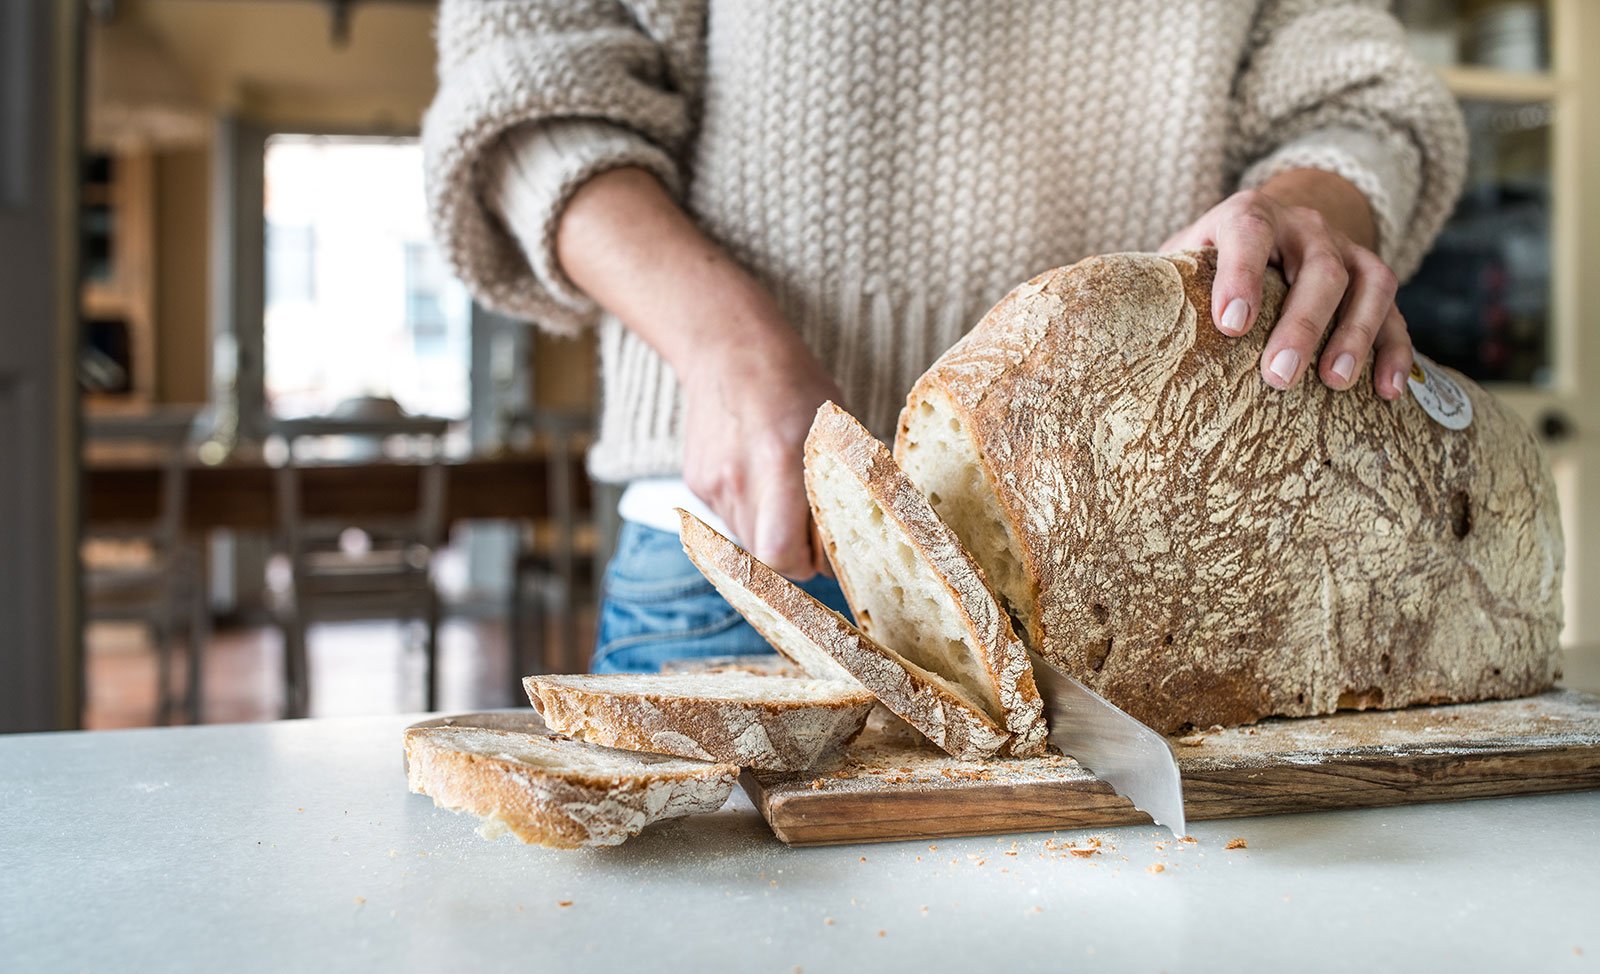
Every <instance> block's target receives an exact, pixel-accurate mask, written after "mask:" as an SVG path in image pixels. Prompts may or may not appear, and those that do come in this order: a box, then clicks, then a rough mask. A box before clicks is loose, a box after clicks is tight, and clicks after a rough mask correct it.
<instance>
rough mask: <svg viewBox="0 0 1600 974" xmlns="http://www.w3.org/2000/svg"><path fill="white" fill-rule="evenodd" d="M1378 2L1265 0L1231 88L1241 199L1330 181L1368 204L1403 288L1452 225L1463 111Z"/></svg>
mask: <svg viewBox="0 0 1600 974" xmlns="http://www.w3.org/2000/svg"><path fill="white" fill-rule="evenodd" d="M1385 7H1386V4H1385V3H1383V2H1381V0H1342V2H1325V0H1268V2H1267V3H1265V4H1264V5H1263V8H1262V10H1261V13H1260V14H1259V16H1258V18H1257V21H1256V25H1255V28H1254V30H1253V31H1252V35H1251V41H1250V46H1249V49H1248V50H1247V53H1246V57H1245V62H1244V64H1243V66H1242V69H1241V72H1240V74H1239V77H1238V78H1237V80H1236V83H1235V88H1234V97H1235V110H1236V112H1237V126H1238V133H1237V139H1236V140H1235V143H1234V151H1235V153H1236V156H1235V158H1234V160H1233V171H1234V172H1237V173H1240V177H1239V185H1240V188H1252V187H1256V186H1259V185H1261V184H1262V183H1264V182H1266V181H1267V180H1268V179H1271V178H1272V177H1273V176H1274V175H1276V174H1278V173H1280V172H1283V171H1285V170H1288V169H1322V170H1326V171H1328V172H1332V173H1336V174H1338V175H1340V176H1342V177H1344V178H1345V179H1348V180H1349V181H1350V182H1351V183H1352V184H1354V185H1355V186H1356V188H1357V189H1359V190H1361V192H1362V193H1363V194H1365V195H1366V197H1367V201H1368V202H1369V203H1370V204H1371V206H1372V211H1373V214H1374V216H1375V217H1376V222H1377V225H1378V252H1379V255H1380V256H1382V257H1383V259H1384V260H1385V262H1387V263H1388V264H1389V266H1390V268H1392V269H1393V270H1394V272H1395V274H1396V275H1398V276H1399V277H1400V278H1401V279H1402V280H1403V279H1405V278H1407V277H1409V276H1410V275H1411V274H1412V273H1413V272H1414V271H1415V270H1416V268H1417V265H1418V264H1419V263H1421V261H1422V255H1423V254H1424V253H1425V252H1426V251H1427V249H1428V247H1429V246H1430V245H1431V244H1432V243H1433V238H1434V237H1435V236H1436V235H1437V234H1438V232H1439V228H1440V227H1442V226H1443V225H1444V221H1445V220H1446V219H1447V218H1448V217H1449V216H1450V212H1451V210H1452V208H1453V207H1454V206H1455V201H1456V196H1457V194H1458V193H1459V192H1460V191H1461V183H1462V179H1463V178H1464V175H1465V172H1466V161H1467V140H1466V131H1465V126H1464V125H1463V123H1462V119H1461V109H1460V107H1459V106H1458V105H1457V104H1456V101H1455V99H1454V97H1452V96H1451V94H1450V92H1449V90H1448V89H1447V88H1445V86H1444V83H1443V81H1441V80H1440V79H1439V77H1438V76H1437V75H1436V74H1435V73H1434V72H1433V70H1432V69H1430V68H1429V67H1428V66H1427V65H1425V64H1423V63H1421V62H1420V61H1418V60H1417V59H1416V58H1415V57H1413V56H1412V54H1411V52H1410V49H1409V47H1408V45H1407V43H1406V37H1405V30H1404V28H1402V27H1401V26H1400V24H1399V22H1398V21H1396V20H1395V19H1394V17H1393V16H1391V15H1390V14H1389V13H1388V11H1387V10H1386V9H1385Z"/></svg>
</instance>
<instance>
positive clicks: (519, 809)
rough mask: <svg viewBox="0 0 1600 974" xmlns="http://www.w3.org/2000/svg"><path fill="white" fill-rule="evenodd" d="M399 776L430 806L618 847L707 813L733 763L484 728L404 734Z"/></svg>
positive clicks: (570, 843) (507, 827)
mask: <svg viewBox="0 0 1600 974" xmlns="http://www.w3.org/2000/svg"><path fill="white" fill-rule="evenodd" d="M405 742H406V781H407V783H408V784H409V785H410V786H411V790H412V791H414V792H416V793H417V794H419V795H428V796H430V797H431V798H432V799H433V801H434V804H435V805H438V806H440V807H441V808H449V809H453V810H455V811H460V812H467V813H469V814H472V815H476V816H478V817H479V818H481V819H483V826H482V828H481V829H480V833H481V834H482V835H483V836H484V837H485V838H490V839H492V838H496V837H498V836H499V835H501V834H503V833H505V832H510V833H512V834H513V835H515V836H516V837H517V838H519V839H521V840H522V841H523V842H527V843H531V844H534V845H543V846H550V847H551V848H555V849H576V848H578V847H580V846H605V845H617V844H618V843H621V842H623V841H626V840H627V839H630V838H632V837H633V836H635V835H638V834H639V832H640V831H641V830H643V829H644V827H645V826H647V825H649V824H650V823H652V822H659V821H661V820H663V819H669V818H678V817H680V816H683V815H693V814H695V813H697V812H714V811H716V810H717V809H719V808H721V807H722V805H723V803H724V802H726V801H727V800H728V795H729V793H731V792H732V791H733V784H734V782H735V781H736V780H738V777H739V769H738V767H736V766H735V765H732V764H707V763H706V762H704V761H686V760H684V759H682V758H668V757H661V756H660V755H656V754H631V753H629V752H627V751H613V750H611V749H609V748H604V747H596V746H595V745H593V744H585V743H583V742H581V741H568V740H563V739H561V738H557V737H548V736H545V735H542V734H528V733H521V732H518V731H506V730H490V729H488V728H484V727H413V728H411V729H410V730H408V731H406V737H405Z"/></svg>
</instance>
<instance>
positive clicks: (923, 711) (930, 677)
mask: <svg viewBox="0 0 1600 974" xmlns="http://www.w3.org/2000/svg"><path fill="white" fill-rule="evenodd" d="M678 514H679V518H680V520H681V521H682V529H681V532H680V537H681V538H682V539H683V547H684V550H685V551H686V552H688V554H689V557H690V559H691V560H693V561H694V563H695V564H696V565H697V566H699V568H700V571H701V572H703V573H704V574H705V576H706V578H707V579H708V580H709V581H710V582H711V584H713V585H715V586H716V588H717V591H718V592H721V593H722V596H723V598H725V599H727V600H728V602H729V604H731V605H732V606H733V607H734V608H735V609H737V610H738V611H739V614H740V615H742V616H744V617H745V618H746V619H747V620H749V622H750V624H751V625H752V626H754V627H755V629H756V631H758V632H760V633H761V635H762V636H763V637H765V638H766V640H767V641H768V642H769V643H771V644H772V645H773V646H774V647H775V648H777V649H778V650H779V651H780V652H782V653H783V654H784V655H786V656H788V657H789V658H791V659H794V660H795V661H796V662H802V661H803V662H804V665H805V666H806V669H807V670H808V671H809V672H811V673H812V674H814V675H818V676H821V675H822V674H824V673H826V674H834V673H837V674H839V675H840V676H839V678H840V679H843V680H847V681H849V683H850V684H851V685H854V686H863V685H864V686H865V687H866V688H867V689H869V690H871V691H872V693H874V694H875V695H876V696H877V698H878V699H879V700H880V701H882V703H883V704H884V706H886V707H888V708H889V710H891V711H892V712H893V713H895V714H896V715H897V716H899V717H900V718H902V719H903V720H905V721H906V722H907V723H909V724H911V725H912V726H913V727H915V728H916V729H917V730H919V731H921V732H922V733H923V734H924V735H926V736H927V737H928V739H929V740H931V741H933V743H935V744H937V745H938V746H939V747H940V748H942V749H944V750H945V751H946V752H947V753H949V754H950V755H952V756H954V757H957V758H962V759H967V760H977V759H980V758H986V757H992V756H993V755H995V754H996V753H998V752H999V751H1000V750H1001V748H1002V747H1004V745H1005V743H1006V742H1007V740H1009V738H1010V736H1011V735H1010V734H1008V733H1007V732H1006V731H1005V730H1004V729H1003V728H1001V727H1000V725H999V724H998V723H996V722H995V720H994V719H993V718H991V717H990V716H989V715H988V714H987V713H985V712H984V709H983V705H982V704H980V703H979V702H978V701H977V700H975V699H973V697H972V695H971V694H970V693H969V692H968V691H967V690H966V689H965V688H963V687H962V686H961V685H959V684H956V683H952V682H950V681H949V680H946V679H945V678H944V677H942V676H940V675H939V674H937V673H933V672H930V671H928V670H926V669H924V668H923V667H921V666H918V665H917V664H916V663H913V662H912V661H910V660H908V659H906V658H905V657H904V656H901V655H900V654H899V653H896V652H895V651H894V650H892V649H889V648H888V647H886V646H883V645H881V644H879V643H878V642H876V641H875V640H873V639H872V638H871V637H870V636H867V635H866V634H865V633H863V632H861V630H859V629H857V628H856V627H855V626H853V625H851V624H850V622H849V621H848V620H846V619H845V618H844V617H843V616H841V615H839V614H838V613H837V612H834V611H833V610H832V609H830V608H828V607H827V606H825V605H823V604H822V603H821V602H819V601H817V600H816V599H814V598H812V597H811V595H810V594H809V593H807V592H806V591H805V590H804V589H801V588H800V587H799V586H797V585H795V584H794V583H793V582H791V581H789V580H788V579H787V578H784V577H783V576H782V575H780V574H778V573H777V572H775V571H773V570H772V569H771V568H769V567H768V566H766V565H764V564H762V563H761V562H760V561H758V560H757V559H756V558H755V557H753V556H752V555H751V554H750V553H749V552H747V551H745V550H744V549H742V548H740V547H739V546H738V545H736V544H734V543H733V542H732V541H730V540H728V539H727V538H725V537H723V536H722V535H721V534H719V533H718V532H717V531H715V530H714V529H712V528H711V527H710V526H709V525H707V524H706V523H705V522H704V521H701V520H700V519H699V518H697V517H695V516H694V515H693V514H690V513H688V512H687V511H681V510H680V511H679V512H678Z"/></svg>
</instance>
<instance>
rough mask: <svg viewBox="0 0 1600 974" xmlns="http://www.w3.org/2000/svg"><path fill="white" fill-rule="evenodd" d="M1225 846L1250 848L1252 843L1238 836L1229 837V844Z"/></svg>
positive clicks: (1226, 847)
mask: <svg viewBox="0 0 1600 974" xmlns="http://www.w3.org/2000/svg"><path fill="white" fill-rule="evenodd" d="M1223 848H1224V849H1248V848H1250V843H1248V842H1246V841H1245V840H1243V839H1238V838H1235V839H1229V840H1228V844H1227V845H1225V846H1223Z"/></svg>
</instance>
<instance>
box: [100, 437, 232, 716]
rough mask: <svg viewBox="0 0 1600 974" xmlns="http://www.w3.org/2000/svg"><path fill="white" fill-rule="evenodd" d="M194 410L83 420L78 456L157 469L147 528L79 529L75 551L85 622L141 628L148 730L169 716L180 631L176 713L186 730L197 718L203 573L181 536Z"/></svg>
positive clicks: (207, 624)
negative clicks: (153, 672)
mask: <svg viewBox="0 0 1600 974" xmlns="http://www.w3.org/2000/svg"><path fill="white" fill-rule="evenodd" d="M200 416H201V410H200V409H198V408H180V407H167V408H162V409H158V410H153V411H150V412H145V413H139V414H130V415H122V416H90V417H88V418H86V419H85V421H84V429H83V433H84V436H83V442H84V447H85V449H86V451H89V452H95V453H99V454H108V455H116V454H130V453H131V454H136V455H138V457H139V459H140V460H142V461H145V462H148V460H149V459H150V458H151V456H154V457H155V458H156V460H157V462H158V464H159V466H160V469H161V478H160V500H159V504H158V506H157V513H156V517H155V519H154V520H153V521H145V522H129V523H118V524H111V523H92V524H88V525H85V527H84V537H83V545H82V549H81V565H82V572H83V604H84V619H85V621H86V622H100V621H119V622H124V621H126V622H142V623H144V624H145V625H147V626H148V627H149V628H150V633H151V639H152V642H154V644H155V647H156V667H157V681H158V690H157V703H156V713H155V718H154V720H155V723H158V724H162V723H168V722H170V720H171V719H172V716H173V713H174V711H175V709H176V701H175V699H174V697H173V693H172V656H173V648H174V640H175V638H176V636H177V634H178V632H179V630H184V633H185V636H186V638H187V642H188V649H189V657H188V675H187V680H186V686H185V689H184V710H185V713H186V714H187V717H188V720H189V722H190V723H196V724H198V723H199V722H200V721H201V718H202V717H203V713H202V710H203V704H204V701H203V696H204V694H203V683H202V679H201V662H202V658H203V657H204V654H205V647H206V644H207V643H208V642H209V641H210V637H211V613H210V606H209V604H208V603H209V593H208V590H207V587H206V578H205V566H204V561H203V559H202V558H201V556H200V550H199V547H198V546H197V545H194V544H191V543H189V538H188V537H187V534H186V532H185V530H184V521H185V516H186V513H187V502H188V463H189V456H188V452H189V445H190V443H191V441H192V439H193V437H194V432H195V428H196V426H197V425H198V423H199V419H200Z"/></svg>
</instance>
